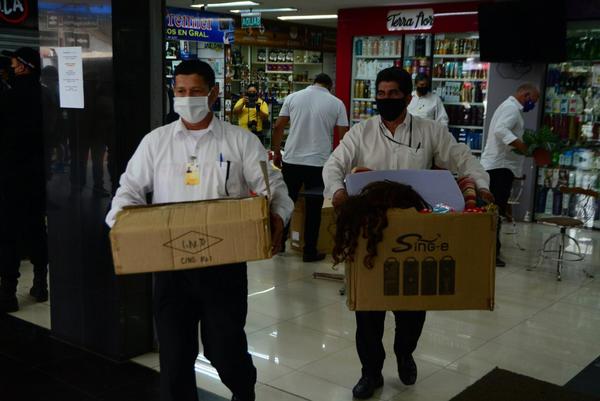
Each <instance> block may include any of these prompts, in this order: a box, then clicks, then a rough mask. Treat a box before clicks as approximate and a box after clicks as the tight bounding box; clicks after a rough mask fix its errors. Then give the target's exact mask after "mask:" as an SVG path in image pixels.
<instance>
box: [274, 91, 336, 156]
mask: <svg viewBox="0 0 600 401" xmlns="http://www.w3.org/2000/svg"><path fill="white" fill-rule="evenodd" d="M279 115H280V116H282V117H289V118H290V132H289V135H288V137H287V139H286V141H285V152H284V154H283V161H284V162H286V163H289V164H300V165H303V166H317V167H321V166H323V165H324V164H325V162H326V161H327V158H328V157H329V155H330V154H331V147H332V145H333V143H332V142H333V141H332V137H333V130H334V128H335V127H336V126H340V127H347V126H348V116H347V114H346V107H345V106H344V103H342V101H341V100H340V99H338V98H337V97H335V96H333V95H332V94H331V93H329V90H328V89H327V88H324V87H322V86H319V85H311V86H309V87H308V88H306V89H303V90H301V91H298V92H295V93H292V94H291V95H289V96H288V97H286V98H285V101H284V102H283V106H282V107H281V111H280V112H279Z"/></svg>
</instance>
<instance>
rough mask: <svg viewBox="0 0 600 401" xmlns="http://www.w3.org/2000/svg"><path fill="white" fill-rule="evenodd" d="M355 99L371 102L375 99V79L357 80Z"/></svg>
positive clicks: (355, 83)
mask: <svg viewBox="0 0 600 401" xmlns="http://www.w3.org/2000/svg"><path fill="white" fill-rule="evenodd" d="M352 96H353V99H360V100H370V99H372V98H374V97H375V79H355V80H354V88H353V92H352Z"/></svg>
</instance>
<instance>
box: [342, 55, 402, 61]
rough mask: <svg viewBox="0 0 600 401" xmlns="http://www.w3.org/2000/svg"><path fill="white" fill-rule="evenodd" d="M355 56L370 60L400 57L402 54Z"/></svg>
mask: <svg viewBox="0 0 600 401" xmlns="http://www.w3.org/2000/svg"><path fill="white" fill-rule="evenodd" d="M354 57H356V58H362V59H365V58H366V59H372V60H378V59H379V60H382V59H394V60H395V59H399V58H402V55H398V56H354Z"/></svg>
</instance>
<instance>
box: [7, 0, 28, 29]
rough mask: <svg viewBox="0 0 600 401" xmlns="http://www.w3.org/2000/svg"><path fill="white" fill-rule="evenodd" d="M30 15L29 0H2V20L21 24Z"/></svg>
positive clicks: (12, 23)
mask: <svg viewBox="0 0 600 401" xmlns="http://www.w3.org/2000/svg"><path fill="white" fill-rule="evenodd" d="M27 17H29V0H0V22H6V23H8V24H11V25H19V24H21V23H23V22H24V21H25V20H26V19H27Z"/></svg>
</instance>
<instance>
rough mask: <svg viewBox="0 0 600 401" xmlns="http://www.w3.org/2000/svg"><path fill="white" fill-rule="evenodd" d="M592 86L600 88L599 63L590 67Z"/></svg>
mask: <svg viewBox="0 0 600 401" xmlns="http://www.w3.org/2000/svg"><path fill="white" fill-rule="evenodd" d="M592 86H594V87H596V88H600V64H594V67H593V68H592Z"/></svg>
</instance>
